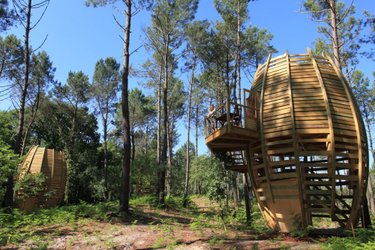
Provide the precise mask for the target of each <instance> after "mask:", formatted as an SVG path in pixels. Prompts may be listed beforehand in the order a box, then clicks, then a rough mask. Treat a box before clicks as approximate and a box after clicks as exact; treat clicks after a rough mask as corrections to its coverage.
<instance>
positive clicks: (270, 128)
mask: <svg viewBox="0 0 375 250" xmlns="http://www.w3.org/2000/svg"><path fill="white" fill-rule="evenodd" d="M288 129H292V125H286V126H264V133H266V134H268V133H273V132H276V131H283V130H288Z"/></svg>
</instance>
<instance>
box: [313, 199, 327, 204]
mask: <svg viewBox="0 0 375 250" xmlns="http://www.w3.org/2000/svg"><path fill="white" fill-rule="evenodd" d="M309 202H310V204H312V205H328V204H331V201H330V200H314V199H313V200H309Z"/></svg>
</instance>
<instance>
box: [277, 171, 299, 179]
mask: <svg viewBox="0 0 375 250" xmlns="http://www.w3.org/2000/svg"><path fill="white" fill-rule="evenodd" d="M292 178H297V173H296V172H292V173H272V174H271V179H272V180H280V179H292Z"/></svg>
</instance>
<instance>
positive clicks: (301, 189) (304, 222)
mask: <svg viewBox="0 0 375 250" xmlns="http://www.w3.org/2000/svg"><path fill="white" fill-rule="evenodd" d="M285 57H286V63H287V72H288V73H287V74H288V95H289V106H290V116H291V120H292V134H293V136H292V138H293V151H294V164H295V166H296V172H297V182H298V189H299V202H300V206H301V215H302V216H301V219H302V221H301V223H302V227H303V228H305V227H306V226H307V225H308V215H307V214H306V211H305V205H306V204H305V202H304V190H305V177H304V174H303V172H302V169H301V164H300V162H299V147H298V138H297V132H296V121H295V117H294V102H293V94H292V79H291V78H292V76H291V72H290V60H289V53H288V51H286V52H285Z"/></svg>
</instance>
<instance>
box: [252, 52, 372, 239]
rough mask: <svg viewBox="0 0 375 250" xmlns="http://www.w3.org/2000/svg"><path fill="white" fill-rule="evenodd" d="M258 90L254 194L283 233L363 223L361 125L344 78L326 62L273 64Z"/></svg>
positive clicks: (309, 58)
mask: <svg viewBox="0 0 375 250" xmlns="http://www.w3.org/2000/svg"><path fill="white" fill-rule="evenodd" d="M251 90H252V91H253V92H258V94H259V96H260V115H259V119H260V142H259V144H258V143H256V144H254V145H251V146H250V148H249V158H250V159H249V162H250V170H249V172H250V175H251V176H252V178H253V185H254V191H255V192H256V197H257V199H258V202H259V205H260V207H261V210H262V213H263V215H264V217H265V218H266V219H267V221H268V223H269V225H270V226H271V227H273V228H275V229H277V230H280V231H282V232H289V231H291V230H294V229H296V228H298V227H306V226H307V225H311V224H312V222H313V218H314V217H330V218H331V219H332V220H333V221H337V222H338V223H339V224H340V225H341V226H347V227H351V226H352V225H353V226H356V224H357V223H358V217H359V210H360V207H361V206H360V205H361V201H362V200H363V197H364V193H365V189H364V187H365V183H366V180H367V174H368V150H367V139H366V133H365V128H364V125H363V122H362V118H361V115H360V112H359V109H358V107H357V104H356V103H355V100H354V98H353V95H352V93H351V91H350V88H349V85H348V84H347V83H346V81H345V79H344V77H343V75H342V73H341V71H339V70H338V69H337V68H335V66H334V64H333V63H332V62H331V61H330V60H329V59H328V58H324V57H317V56H313V55H312V53H311V52H310V51H309V50H308V53H307V54H295V55H289V54H288V53H286V54H284V55H282V56H279V57H276V58H272V59H271V58H269V59H268V61H267V62H266V63H265V64H264V65H261V66H260V67H259V68H258V70H257V72H256V75H255V78H254V82H253V85H252V88H251Z"/></svg>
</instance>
